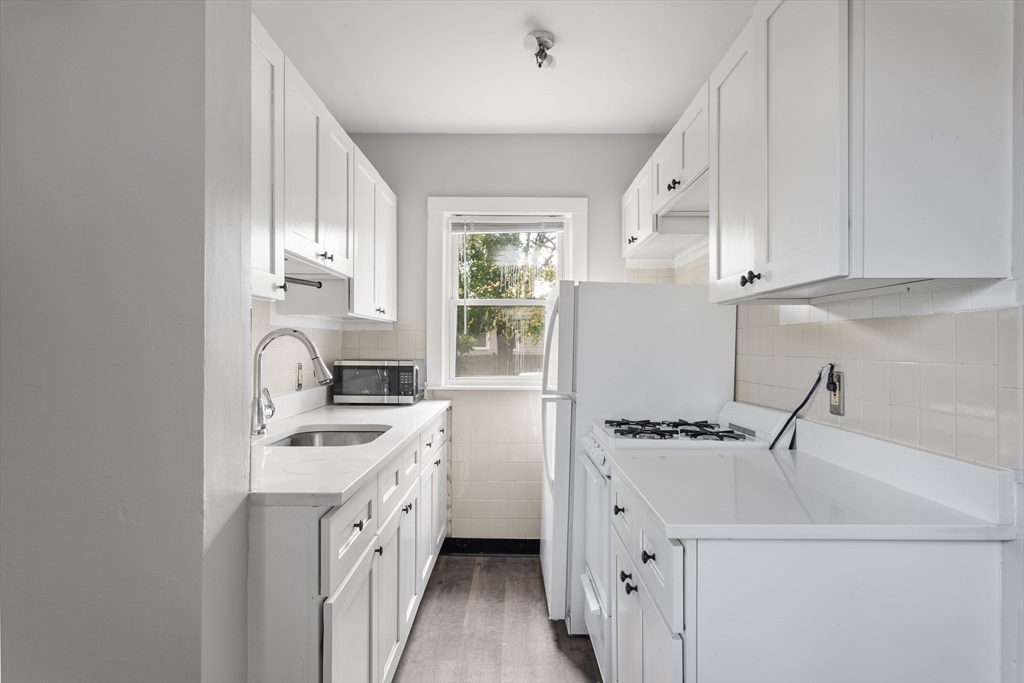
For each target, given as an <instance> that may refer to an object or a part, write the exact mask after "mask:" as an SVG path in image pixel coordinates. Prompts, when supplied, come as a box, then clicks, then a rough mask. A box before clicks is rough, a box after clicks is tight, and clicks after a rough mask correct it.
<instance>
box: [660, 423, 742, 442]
mask: <svg viewBox="0 0 1024 683" xmlns="http://www.w3.org/2000/svg"><path fill="white" fill-rule="evenodd" d="M662 424H663V425H665V426H666V427H673V428H676V429H678V430H679V436H680V437H683V436H688V437H690V438H691V439H693V440H695V441H726V440H729V441H745V440H746V438H747V437H746V436H745V435H743V434H740V433H739V432H735V431H733V430H731V429H722V427H721V425H719V424H716V423H714V422H708V421H707V420H699V421H697V422H687V421H686V420H676V421H674V422H673V421H670V420H665V421H664V422H662Z"/></svg>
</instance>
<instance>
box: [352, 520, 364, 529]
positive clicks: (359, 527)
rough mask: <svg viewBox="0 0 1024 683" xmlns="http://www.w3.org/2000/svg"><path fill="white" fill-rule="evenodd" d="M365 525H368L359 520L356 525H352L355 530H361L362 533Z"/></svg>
mask: <svg viewBox="0 0 1024 683" xmlns="http://www.w3.org/2000/svg"><path fill="white" fill-rule="evenodd" d="M365 524H366V523H365V522H364V521H363V520H359V521H358V522H356V523H355V524H353V525H352V528H353V529H359V530H360V531H362V530H363V526H364V525H365Z"/></svg>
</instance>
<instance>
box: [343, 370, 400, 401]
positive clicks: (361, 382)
mask: <svg viewBox="0 0 1024 683" xmlns="http://www.w3.org/2000/svg"><path fill="white" fill-rule="evenodd" d="M335 369H336V370H337V371H338V373H339V374H338V377H337V379H336V381H335V387H334V402H335V403H373V404H385V403H396V402H397V401H398V396H397V395H393V394H392V392H391V386H390V384H391V377H390V372H389V368H387V367H384V366H379V365H343V366H341V367H336V368H335Z"/></svg>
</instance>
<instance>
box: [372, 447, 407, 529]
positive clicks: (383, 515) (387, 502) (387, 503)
mask: <svg viewBox="0 0 1024 683" xmlns="http://www.w3.org/2000/svg"><path fill="white" fill-rule="evenodd" d="M404 456H405V453H404V452H403V453H399V454H398V455H396V456H395V457H393V458H391V460H389V461H388V463H387V464H386V465H384V467H382V468H380V471H379V472H377V500H378V501H379V505H380V509H379V510H378V511H377V513H378V515H379V520H380V521H379V523H378V526H379V525H380V524H383V523H384V521H385V520H387V519H388V517H390V516H391V513H392V512H394V511H395V510H397V509H398V504H399V503H401V502H402V497H403V496H404V495H405V492H406V490H407V488H408V487H407V486H406V485H405V481H406V480H405V461H404Z"/></svg>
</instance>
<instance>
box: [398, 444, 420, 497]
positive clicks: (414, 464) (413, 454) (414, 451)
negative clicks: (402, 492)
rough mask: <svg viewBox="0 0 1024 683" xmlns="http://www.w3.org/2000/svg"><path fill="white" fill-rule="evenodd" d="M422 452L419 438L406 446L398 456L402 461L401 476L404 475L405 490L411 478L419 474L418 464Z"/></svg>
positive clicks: (407, 488)
mask: <svg viewBox="0 0 1024 683" xmlns="http://www.w3.org/2000/svg"><path fill="white" fill-rule="evenodd" d="M422 452H423V449H422V448H421V447H420V440H419V439H416V441H415V442H414V443H412V444H410V445H409V446H406V448H405V450H404V451H402V454H401V455H400V456H398V457H399V459H400V460H401V461H402V476H403V477H405V482H404V488H405V489H406V490H409V486H410V484H412V482H413V480H414V479H416V477H418V476H420V466H421V465H422V462H420V461H421V458H420V454H421V453H422Z"/></svg>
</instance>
